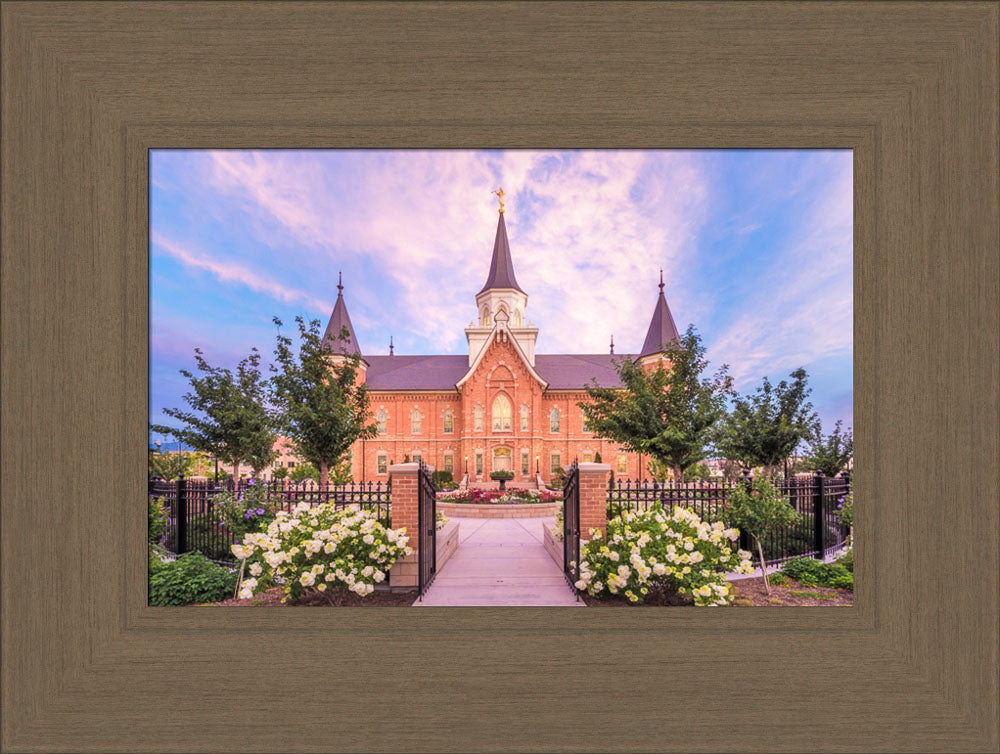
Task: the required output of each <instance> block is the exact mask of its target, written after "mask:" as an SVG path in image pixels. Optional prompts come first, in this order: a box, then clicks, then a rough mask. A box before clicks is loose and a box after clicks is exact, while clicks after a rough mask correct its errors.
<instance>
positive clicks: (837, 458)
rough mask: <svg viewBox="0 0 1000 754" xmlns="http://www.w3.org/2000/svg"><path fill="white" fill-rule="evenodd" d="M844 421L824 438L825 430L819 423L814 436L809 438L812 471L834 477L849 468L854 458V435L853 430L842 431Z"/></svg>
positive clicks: (809, 460)
mask: <svg viewBox="0 0 1000 754" xmlns="http://www.w3.org/2000/svg"><path fill="white" fill-rule="evenodd" d="M842 426H843V422H842V421H839V420H838V421H837V423H836V424H834V425H833V432H831V433H830V434H829V435H826V436H825V437H824V436H823V428H822V426H821V425H820V424H819V423H818V422H817V423H816V428H815V430H814V432H813V434H812V435H811V436H810V437H809V438H808V440H807V441H808V443H809V453H808V456H807V460H808V463H809V466H810V468H811V469H812V470H817V469H818V470H819V471H822V472H823V474H824V475H825V476H828V477H834V476H837V474H839V473H840V472H841V471H843V470H844V469H846V468H847V464H848V463H849V462H850V460H851V458H853V457H854V434H853V433H852V432H851V428H850V427H848V428H847V429H846V430H841V427H842Z"/></svg>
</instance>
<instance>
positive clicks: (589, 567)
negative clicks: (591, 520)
mask: <svg viewBox="0 0 1000 754" xmlns="http://www.w3.org/2000/svg"><path fill="white" fill-rule="evenodd" d="M590 534H591V536H592V537H593V539H591V540H590V541H589V542H587V543H586V544H585V545H584V546H583V548H582V549H581V552H580V580H579V581H577V582H576V587H577V589H585V590H586V591H587V593H588V594H590V595H591V596H596V595H598V594H601V593H602V592H604V590H605V589H606V590H607V592H608V593H610V594H619V593H621V594H623V595H624V596H625V597H626V598H627V599H628V600H629V601H630V602H633V603H638V602H642V601H643V600H644V599H645V597H646V595H647V594H648V593H649V588H650V586H657V587H660V588H662V589H665V590H675V591H676V592H678V593H680V594H684V595H690V596H691V597H692V598H693V599H694V603H695V604H696V605H728V604H729V603H730V602H731V600H732V597H733V594H732V589H731V587H730V586H729V584H728V583H727V582H726V578H725V574H726V572H729V571H737V572H739V573H751V572H752V571H753V568H752V567H751V565H750V562H749V558H750V553H748V552H744V551H742V550H740V551H739V552H738V553H734V552H733V550H732V549H731V547H730V542H736V541H738V540H739V536H740V533H739V531H738V530H736V529H725V528H724V526H723V524H722V523H721V522H719V523H715V524H709V523H707V522H704V521H702V520H701V519H700V518H698V516H696V515H695V514H694V513H693V512H692V511H690V510H688V509H686V508H674V509H673V512H672V513H671V514H670V515H669V516H668V515H667V514H666V513H665V512H664V511H663V508H661V507H660V506H659V505H656V506H654V507H652V508H650V509H649V510H647V511H643V512H641V513H633V512H626V513H623V514H622V515H621V516H620V517H618V518H614V519H612V520H610V521H608V533H607V537H606V538H604V537H601V533H600V531H598V530H591V532H590Z"/></svg>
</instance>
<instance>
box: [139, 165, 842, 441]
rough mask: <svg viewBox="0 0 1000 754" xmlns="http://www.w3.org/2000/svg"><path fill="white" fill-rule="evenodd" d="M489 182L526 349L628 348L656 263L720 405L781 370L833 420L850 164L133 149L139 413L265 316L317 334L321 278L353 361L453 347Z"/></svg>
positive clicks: (480, 247) (642, 329)
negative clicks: (723, 383)
mask: <svg viewBox="0 0 1000 754" xmlns="http://www.w3.org/2000/svg"><path fill="white" fill-rule="evenodd" d="M500 185H502V186H503V188H504V192H505V200H506V207H507V211H506V215H505V216H506V222H507V229H508V234H509V238H510V245H511V253H512V256H513V259H514V267H515V271H516V274H517V279H518V282H519V283H520V285H521V287H522V288H523V289H524V290H525V291H526V292H527V294H528V307H527V310H526V312H525V314H526V317H527V318H528V319H530V320H532V321H533V322H534V323H535V324H536V325H537V326H538V327H539V330H540V332H539V337H538V352H539V353H605V352H607V349H608V340H609V337H610V335H611V333H614V338H615V351H616V352H617V353H627V352H635V351H637V350H638V349H639V347H640V346H641V345H642V341H643V338H644V337H645V334H646V329H647V327H648V325H649V319H650V317H651V316H652V312H653V306H654V304H655V302H656V295H657V287H656V284H657V282H658V271H659V270H660V269H661V268H662V269H663V271H664V272H663V275H664V281H665V283H666V295H667V301H668V302H669V304H670V308H671V310H672V312H673V315H674V319H675V321H676V322H677V326H678V328H679V329H681V330H683V329H685V328H686V327H687V325H688V324H694V325H695V327H696V328H697V329H698V331H699V332H700V333H701V335H702V337H703V339H704V342H705V345H706V346H707V347H708V356H709V358H710V360H711V362H712V369H713V371H714V368H715V367H717V366H718V365H721V364H723V363H726V364H729V366H730V371H731V373H732V374H733V376H734V377H735V379H736V387H737V389H738V390H740V391H741V392H749V391H751V390H752V389H753V388H754V387H755V386H756V385H758V384H759V383H760V380H761V378H762V377H764V376H765V375H766V376H768V377H770V378H771V380H772V381H777V380H779V379H781V378H783V377H786V376H787V375H788V373H789V372H790V371H792V370H793V369H795V368H797V367H799V366H803V367H805V368H806V370H807V371H808V372H809V375H810V382H811V385H812V388H813V394H812V397H811V399H812V401H813V403H814V404H815V407H816V409H817V411H818V412H819V414H820V417H821V419H822V420H823V424H824V429H829V428H832V425H833V422H834V421H835V420H837V419H843V420H844V422H845V424H847V425H851V424H852V420H853V397H852V395H853V393H852V379H853V378H852V375H853V303H852V299H853V287H852V286H853V284H852V274H853V253H852V248H853V238H852V234H853V194H852V191H853V188H852V155H851V152H850V151H843V150H838V151H817V150H797V151H779V150H748V151H736V150H726V151H721V150H720V151H714V150H699V151H675V150H670V151H646V152H642V151H561V152H555V151H549V152H535V151H522V150H514V151H467V150H462V151H371V150H368V151H316V150H309V151H264V152H249V151H235V150H226V151H177V150H159V151H153V152H151V154H150V421H152V422H159V423H170V422H169V421H166V417H165V416H164V415H163V413H162V408H163V407H165V406H169V407H180V406H183V405H184V404H183V401H182V397H181V396H182V395H183V394H184V392H185V391H186V388H187V386H186V381H185V380H184V378H183V377H181V376H180V375H179V374H178V370H179V369H182V368H192V367H193V363H194V362H193V357H192V352H193V349H194V348H195V347H199V348H201V349H202V350H203V351H204V352H205V356H206V358H207V359H208V361H209V362H210V363H212V364H218V365H222V366H230V367H232V366H235V364H236V363H237V362H238V361H239V360H240V359H241V358H242V357H243V356H245V355H246V354H247V353H248V352H249V350H250V348H251V347H252V346H257V348H258V349H260V350H261V352H262V353H263V354H264V356H265V358H266V357H268V356H270V354H271V351H272V350H273V347H274V337H275V328H274V325H273V324H272V322H271V318H272V317H273V316H275V315H277V316H278V317H280V318H281V319H283V320H284V321H285V322H286V323H287V322H290V321H291V320H292V319H293V318H294V317H295V315H296V314H301V315H303V316H306V317H307V318H317V319H320V320H321V322H322V324H323V325H324V326H325V324H326V320H327V318H328V317H329V315H330V311H331V310H332V308H333V303H334V301H335V299H336V294H337V290H336V285H337V272H338V271H343V275H344V287H345V290H344V295H345V298H346V300H347V305H348V310H349V311H350V314H351V318H352V320H353V322H354V327H355V330H356V332H357V335H358V339H359V341H360V344H361V350H362V352H363V353H369V354H380V353H388V346H389V336H390V334H391V335H392V336H393V338H394V340H395V345H396V353H465V351H466V343H465V337H464V333H463V328H464V327H465V326H466V325H467V324H468V323H469V321H470V320H471V319H472V318H473V317H474V316H475V313H476V310H475V301H474V296H475V294H476V293H477V292H478V291H479V289H480V288H481V287H482V284H483V282H484V281H485V279H486V274H487V271H488V268H489V263H490V254H491V252H492V248H493V238H494V234H495V230H496V211H497V203H496V197H495V196H493V195H491V193H490V192H491V191H493V190H495V189H496V188H497V187H498V186H500Z"/></svg>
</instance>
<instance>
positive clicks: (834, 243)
mask: <svg viewBox="0 0 1000 754" xmlns="http://www.w3.org/2000/svg"><path fill="white" fill-rule="evenodd" d="M853 221H854V215H853V165H852V162H851V160H850V159H846V160H845V159H841V160H840V162H839V163H837V166H836V170H835V172H833V174H832V175H831V177H830V179H829V180H828V181H826V182H825V185H823V187H822V189H821V190H819V191H816V192H815V195H814V197H813V198H812V199H811V201H810V202H809V203H808V205H807V209H806V211H805V212H804V213H803V214H802V216H801V218H800V219H799V221H798V222H797V223H796V224H795V227H794V230H793V232H792V233H790V234H789V237H788V238H787V239H786V240H785V242H784V243H783V244H782V245H780V246H779V247H778V248H776V249H775V250H774V254H773V256H774V262H773V263H772V265H771V267H770V269H769V270H767V276H768V277H770V279H771V280H772V281H773V284H771V285H767V286H759V287H758V288H757V290H756V291H754V292H753V293H751V294H750V295H749V296H748V297H747V300H746V302H745V303H744V305H743V306H740V307H737V308H734V309H733V310H732V314H733V319H732V320H731V322H730V324H729V325H728V326H727V327H726V328H724V330H723V331H722V332H721V333H720V334H719V335H718V337H716V338H714V339H713V341H712V343H711V344H710V347H709V351H708V356H709V358H710V359H711V360H712V362H713V363H715V364H721V363H723V362H725V363H728V364H730V366H731V374H732V375H733V377H734V379H735V382H736V384H737V387H738V388H745V387H747V384H748V383H749V382H757V381H759V379H760V377H762V376H764V375H769V376H771V377H772V378H774V377H776V376H778V375H780V376H784V375H785V374H787V373H788V372H789V371H791V370H792V369H795V368H797V367H798V366H802V365H806V364H809V363H810V362H816V361H819V360H821V359H826V358H830V357H841V358H844V359H846V360H847V361H848V362H850V360H851V359H852V354H853V345H854V340H853V337H854V333H853V314H854V309H853V279H852V269H853V254H852V252H853Z"/></svg>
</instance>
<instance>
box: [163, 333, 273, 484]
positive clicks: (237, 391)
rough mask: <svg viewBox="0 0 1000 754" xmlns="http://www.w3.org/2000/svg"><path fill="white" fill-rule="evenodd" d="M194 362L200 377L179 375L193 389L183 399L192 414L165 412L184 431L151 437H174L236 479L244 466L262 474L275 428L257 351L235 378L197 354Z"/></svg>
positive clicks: (167, 431)
mask: <svg viewBox="0 0 1000 754" xmlns="http://www.w3.org/2000/svg"><path fill="white" fill-rule="evenodd" d="M194 358H195V362H196V363H197V367H198V371H199V372H202V373H203V376H195V375H194V374H192V373H191V372H189V371H188V370H186V369H182V370H181V374H182V375H184V376H185V377H186V378H187V379H188V381H189V382H190V383H191V392H189V393H186V394H185V395H184V400H185V402H186V403H187V404H188V406H190V407H191V410H190V411H186V410H182V409H177V408H165V409H163V413H165V414H166V415H167V416H170V417H172V418H174V419H178V420H179V421H181V422H182V423H183V424H184V425H185V426H184V427H182V428H179V429H178V428H176V427H167V426H164V425H160V424H154V425H153V426H152V429H153V431H154V432H159V433H160V434H167V435H171V436H173V437H176V438H177V439H178V440H180V441H181V442H183V443H184V444H186V445H190V446H191V447H193V448H194V449H195V450H200V451H202V452H204V453H208V454H209V455H212V456H214V457H215V458H218V459H219V460H221V461H223V462H225V463H228V464H230V465H231V466H232V467H233V477H234V478H238V477H239V465H240V462H242V461H246V462H247V463H249V464H250V465H251V466H253V468H254V469H263V468H264V467H265V466H267V465H268V464H269V463H271V461H272V460H274V457H275V455H276V454H275V452H274V441H275V438H276V433H275V429H276V423H275V416H274V414H273V412H272V411H271V410H270V408H269V407H268V405H267V381H266V380H264V379H262V377H261V374H260V354H259V353H258V352H257V349H256V348H254V349H251V352H250V355H249V356H247V357H246V358H245V359H243V360H242V361H241V362H240V363H239V364H238V365H237V367H236V374H235V375H234V374H233V373H232V372H230V370H229V369H224V368H222V367H213V366H211V365H210V364H209V363H208V362H206V361H205V358H204V356H203V355H202V352H201V349H198V348H196V349H195V350H194Z"/></svg>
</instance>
